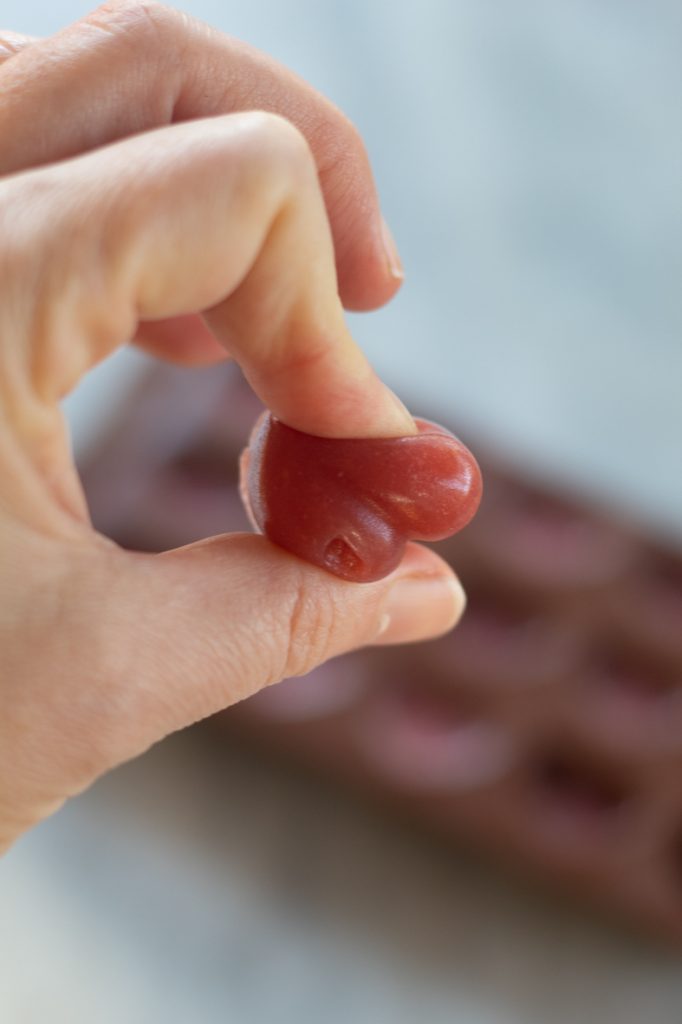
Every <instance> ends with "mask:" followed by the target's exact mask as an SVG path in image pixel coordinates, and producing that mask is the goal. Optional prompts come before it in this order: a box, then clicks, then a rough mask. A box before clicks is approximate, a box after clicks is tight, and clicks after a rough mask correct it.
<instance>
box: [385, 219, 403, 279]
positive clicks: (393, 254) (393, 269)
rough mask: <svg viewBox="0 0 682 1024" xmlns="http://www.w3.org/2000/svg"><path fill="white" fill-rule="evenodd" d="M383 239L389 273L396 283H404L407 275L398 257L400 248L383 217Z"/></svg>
mask: <svg viewBox="0 0 682 1024" xmlns="http://www.w3.org/2000/svg"><path fill="white" fill-rule="evenodd" d="M381 237H382V239H383V243H384V252H385V253H386V260H387V262H388V272H389V274H390V275H391V277H394V278H395V279H396V281H402V279H403V278H404V276H405V274H404V273H403V265H402V263H401V262H400V256H399V255H398V246H397V245H396V244H395V239H394V237H393V235H392V234H391V230H390V228H389V226H388V224H387V223H386V221H385V220H384V218H383V217H382V218H381Z"/></svg>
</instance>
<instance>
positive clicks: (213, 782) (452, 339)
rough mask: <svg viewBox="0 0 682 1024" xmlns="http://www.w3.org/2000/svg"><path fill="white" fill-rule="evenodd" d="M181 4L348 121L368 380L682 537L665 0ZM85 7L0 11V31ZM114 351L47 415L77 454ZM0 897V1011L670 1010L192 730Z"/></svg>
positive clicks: (58, 834)
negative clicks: (375, 308) (398, 275)
mask: <svg viewBox="0 0 682 1024" xmlns="http://www.w3.org/2000/svg"><path fill="white" fill-rule="evenodd" d="M184 6H185V9H186V10H188V11H191V12H192V13H195V14H197V15H198V16H201V17H203V18H205V19H207V20H210V21H212V22H213V23H214V24H217V25H219V26H221V27H223V28H224V29H225V30H228V31H230V32H231V33H233V34H235V35H237V36H240V37H242V38H244V39H247V40H248V41H250V42H252V43H254V44H255V45H257V46H259V47H261V48H263V49H265V50H268V51H269V52H270V53H272V54H274V55H275V56H277V57H279V58H280V59H281V60H282V61H284V62H285V63H287V64H289V65H290V66H292V67H294V68H295V69H296V70H297V71H298V72H299V73H300V74H302V75H303V76H304V77H306V78H307V79H309V80H310V81H312V82H313V83H314V84H315V85H316V86H318V87H319V88H320V89H321V90H322V91H324V92H326V93H327V94H328V95H329V96H331V97H332V98H333V99H334V100H335V101H336V102H337V103H339V105H341V106H342V107H343V108H344V109H345V111H346V112H347V113H348V114H349V115H350V116H351V117H352V118H353V120H355V122H356V123H357V124H358V126H359V127H360V129H361V131H362V132H363V134H364V136H365V139H366V141H367V145H368V148H369V151H370V155H371V157H372V160H373V164H374V167H375V171H376V175H377V179H378V183H379V187H380V192H381V195H382V199H383V205H384V209H385V212H386V214H387V217H388V219H389V221H390V223H391V225H392V227H393V229H394V233H395V235H396V237H397V239H398V242H399V243H400V247H401V251H402V255H403V258H404V262H405V267H406V273H407V281H406V285H405V287H404V291H403V293H402V294H401V295H400V297H399V298H398V299H397V300H396V301H395V302H394V303H392V304H391V306H390V307H389V308H387V309H386V310H384V311H382V312H380V313H377V314H372V315H370V316H363V317H353V318H352V322H353V329H354V331H355V333H356V335H357V337H358V338H359V339H360V340H361V341H362V343H363V344H364V345H365V346H366V348H367V350H368V351H369V353H370V355H371V357H372V359H373V361H374V362H375V363H376V364H377V365H378V366H379V367H380V369H381V370H382V372H383V373H384V374H385V375H386V376H387V377H388V378H389V380H390V381H391V383H393V384H394V386H396V387H397V388H398V389H399V390H401V391H402V392H403V393H404V394H407V395H408V396H416V398H417V405H418V403H419V401H422V402H423V403H424V404H428V405H429V407H433V406H434V404H435V405H436V406H439V407H442V408H443V409H444V410H445V411H447V414H448V415H449V416H450V417H451V418H453V417H454V418H457V417H459V418H461V420H462V422H463V423H464V424H466V425H467V426H468V427H469V429H475V430H476V431H477V432H478V433H479V434H480V435H482V436H483V437H486V438H490V439H492V440H494V441H495V442H496V444H498V445H499V446H502V447H504V448H506V449H507V450H509V451H510V452H512V453H515V454H517V455H518V456H519V457H521V456H522V457H523V458H524V459H526V460H529V461H530V463H531V464H532V465H534V466H536V467H538V468H540V469H542V470H544V471H545V472H546V473H549V474H551V475H552V476H555V477H557V478H559V479H563V480H566V481H573V482H574V483H575V484H576V485H578V486H580V487H581V488H582V489H585V490H587V491H589V492H592V493H594V494H595V495H596V496H598V497H600V498H602V499H605V500H609V501H611V502H617V503H618V504H619V505H620V504H622V505H624V506H625V507H626V508H629V509H631V510H632V511H634V512H638V513H639V514H642V515H644V516H645V517H646V518H647V519H648V520H649V521H650V522H652V523H659V524H661V525H662V526H664V527H665V528H666V530H668V531H670V532H677V533H678V534H680V533H682V531H681V530H680V520H681V518H682V517H681V510H682V461H681V457H680V442H681V439H682V411H681V410H682V402H680V380H682V351H681V347H680V320H681V315H680V313H681V310H680V294H679V281H680V269H681V267H680V264H681V260H680V227H681V219H682V217H681V198H680V180H681V179H680V172H681V164H682V158H681V153H682V140H681V133H680V124H679V111H680V99H681V96H680V93H681V91H682V88H681V82H680V73H679V61H680V51H681V49H682V45H681V32H682V29H681V24H680V6H679V4H678V3H676V2H673V0H671V2H665V0H658V2H648V3H641V2H634V0H633V2H627V0H619V2H616V0H570V2H568V0H563V2H558V0H537V2H531V0H517V2H514V3H506V2H497V3H495V2H492V0H454V2H451V3H449V2H446V0H440V2H439V0H421V2H419V3H417V2H411V3H395V2H388V0H369V2H365V3H361V2H360V0H349V2H343V3H342V2H340V0H339V2H320V0H318V2H313V0H308V2H305V0H282V2H279V3H278V2H276V0H249V2H244V3H243V4H236V3H231V2H229V3H217V2H209V0H205V2H193V3H191V2H188V3H187V4H185V5H184ZM87 9H88V5H87V4H81V3H75V2H74V3H69V2H65V0H54V2H52V3H47V2H44V3H36V2H34V3H25V4H22V5H19V4H14V3H7V2H6V0H0V23H4V24H6V25H7V26H10V27H12V28H15V29H18V30H23V31H27V32H34V33H42V34H44V33H48V32H52V31H55V30H56V29H58V28H59V27H60V26H61V25H63V24H65V23H66V22H68V21H69V20H71V19H73V18H75V17H77V16H79V15H80V14H82V13H84V12H85V11H86V10H87ZM1 144H2V142H1V140H0V145H1ZM139 364H140V360H139V358H136V357H135V356H133V355H131V354H130V353H126V354H123V355H122V356H120V357H117V358H116V359H115V360H114V362H113V364H110V365H107V366H106V367H104V368H102V369H100V370H98V371H96V372H95V373H94V374H93V375H92V376H91V378H90V380H89V381H88V382H87V384H86V386H85V387H84V388H83V389H82V390H80V391H79V392H78V393H77V394H76V396H75V398H74V399H72V400H71V401H70V403H69V414H70V416H71V418H72V422H73V424H74V427H75V430H76V442H77V444H78V445H79V446H82V445H83V444H85V443H87V442H88V441H89V440H91V439H92V437H93V436H94V435H95V434H96V432H97V430H98V429H100V428H101V426H102V424H103V423H105V420H106V417H105V415H104V414H105V412H106V410H107V408H108V407H109V406H111V405H112V404H113V403H115V401H116V398H117V396H118V395H119V393H120V390H121V387H124V386H125V384H126V381H127V380H128V379H129V377H130V375H131V374H134V373H135V372H137V368H138V366H139ZM413 404H414V403H413ZM0 908H1V912H0V1020H2V1021H3V1024H4V1021H5V1020H6V1021H8V1022H11V1024H14V1022H19V1021H21V1022H30V1024H34V1022H36V1024H37V1022H43V1021H47V1020H49V1021H50V1022H59V1021H62V1020H63V1021H64V1022H68V1024H81V1022H83V1024H85V1022H87V1024H91V1022H95V1021H96V1022H98V1024H99V1022H107V1024H108V1022H110V1021H111V1022H114V1021H115V1022H122V1021H125V1022H126V1024H128V1022H130V1024H137V1022H140V1024H142V1022H144V1024H148V1022H149V1024H152V1022H161V1021H163V1022H175V1021H177V1022H180V1021H182V1022H192V1024H194V1022H201V1024H203V1022H207V1024H213V1022H214V1021H215V1022H225V1021H230V1022H231V1021H238V1022H242V1021H244V1022H257V1024H261V1022H270V1021H278V1022H279V1021H287V1022H289V1021H291V1022H292V1024H293V1022H297V1024H307V1022H313V1021H315V1022H317V1021H325V1022H327V1021H329V1022H336V1021H338V1022H351V1021H352V1022H353V1024H364V1022H365V1021H366V1022H368V1024H369V1022H371V1024H382V1022H384V1021H385V1022H387V1024H388V1022H389V1021H390V1022H391V1024H403V1022H404V1024H407V1022H414V1021H416V1020H418V1019H423V1020H424V1021H428V1022H429V1024H430V1022H440V1021H443V1022H445V1021H452V1022H457V1024H459V1022H463V1024H479V1022H480V1024H517V1022H518V1024H564V1022H566V1024H569V1022H570V1024H588V1022H591V1021H593V1020H599V1021H600V1022H603V1024H640V1022H642V1021H647V1022H649V1024H673V1022H677V1021H678V1020H679V1019H680V1018H681V1017H682V981H681V980H680V976H679V972H678V970H677V967H676V965H675V963H674V962H673V960H672V959H671V958H670V957H668V956H667V955H665V954H663V953H662V952H660V951H656V950H655V949H654V948H652V947H649V946H647V945H645V944H642V943H639V942H636V941H634V940H632V939H628V938H626V937H625V936H622V935H618V934H617V933H616V932H615V931H610V930H608V929H607V928H605V927H603V926H601V925H599V924H597V923H594V922H591V921H589V920H587V919H583V918H582V917H581V916H580V914H577V913H575V912H574V911H572V910H571V909H569V908H567V907H566V906H562V905H561V904H557V903H555V902H553V901H551V900H549V899H547V900H545V899H544V898H543V897H541V896H536V895H532V894H530V895H529V894H528V893H527V892H526V891H525V890H522V889H519V888H518V886H516V885H513V884H510V883H509V882H505V881H498V880H497V879H496V877H495V875H494V874H493V873H491V872H490V870H489V869H487V868H485V867H480V866H475V865H474V864H473V863H472V862H471V861H470V860H468V859H466V858H464V857H463V858H462V860H461V862H457V863H456V864H454V865H451V864H449V863H447V862H446V861H445V860H444V859H443V858H442V857H440V856H439V855H438V854H436V853H435V852H433V851H431V850H428V849H426V848H424V847H423V846H422V845H421V844H419V843H417V842H416V841H415V840H413V839H412V838H410V837H408V836H406V835H404V834H403V833H401V832H400V831H399V830H398V829H396V828H393V827H392V826H390V825H382V824H381V823H378V822H376V821H373V820H372V819H371V818H370V817H369V816H367V815H364V814H363V813H362V812H361V811H358V810H355V809H354V808H353V807H352V805H346V804H344V803H332V802H330V798H329V797H328V795H326V793H325V791H324V790H323V789H320V790H318V789H317V788H315V787H314V785H312V784H311V787H310V788H306V787H305V786H302V785H301V784H300V783H297V782H296V781H295V780H293V779H292V780H290V779H287V778H273V776H272V774H271V773H270V772H269V771H268V770H267V769H265V768H261V767H260V766H259V765H258V763H257V762H256V761H253V760H251V759H250V758H248V757H246V756H244V755H240V754H238V753H237V752H235V751H225V752H223V753H219V752H217V751H212V750H210V749H209V750H207V749H205V748H204V744H203V740H202V738H201V737H200V736H197V735H194V736H193V735H188V736H183V737H178V738H176V739H174V740H173V741H171V742H170V743H168V744H166V745H164V746H162V747H161V748H159V749H157V750H155V751H153V752H152V753H151V754H150V755H149V756H148V757H147V758H145V759H143V760H141V761H140V762H138V763H137V764H135V765H132V766H128V767H126V768H125V769H123V770H121V771H120V772H118V773H116V774H115V775H114V776H112V777H110V778H109V779H107V780H105V781H104V782H103V783H101V784H100V785H98V786H97V787H95V788H94V789H93V790H92V791H91V792H90V793H89V794H87V795H86V796H85V797H83V798H82V799H81V800H79V801H77V802H75V803H74V804H73V805H72V806H71V807H69V808H68V809H67V810H66V811H65V812H63V813H62V814H60V815H59V816H58V817H57V818H56V819H54V820H53V821H51V822H49V823H47V824H46V825H44V826H43V827H42V828H41V829H39V830H37V831H36V832H35V833H34V834H33V835H31V836H30V837H28V838H27V839H26V840H25V841H24V842H22V843H21V844H20V845H19V846H18V847H17V848H16V849H15V850H14V851H13V852H12V853H11V854H10V855H9V857H8V858H7V859H6V861H5V862H4V864H3V866H2V867H1V868H0Z"/></svg>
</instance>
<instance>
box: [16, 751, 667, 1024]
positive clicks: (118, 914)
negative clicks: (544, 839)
mask: <svg viewBox="0 0 682 1024" xmlns="http://www.w3.org/2000/svg"><path fill="white" fill-rule="evenodd" d="M0 905H2V908H3V913H2V917H1V918H0V976H2V975H4V1006H5V1007H6V1013H5V1016H4V1017H2V1018H0V1019H2V1020H3V1024H5V1022H7V1024H15V1022H16V1024H18V1022H21V1024H45V1022H48V1021H49V1024H54V1022H58V1024H61V1022H62V1021H63V1022H64V1024H94V1022H96V1024H123V1022H125V1024H232V1022H235V1024H274V1022H276V1024H416V1022H418V1021H423V1022H424V1024H595V1022H599V1024H678V1021H679V1019H680V1013H679V1011H680V1009H682V977H681V975H680V969H679V961H678V960H675V959H674V958H673V957H672V956H671V955H667V954H665V953H663V952H662V951H661V950H657V949H655V948H654V947H653V946H647V945H646V944H645V943H644V942H639V941H636V940H634V939H632V938H629V937H627V936H625V935H619V934H618V933H617V932H616V931H615V930H613V931H612V930H610V929H607V928H606V927H605V926H602V925H601V924H599V923H597V922H595V921H592V920H590V919H589V918H586V917H582V916H581V915H580V914H579V913H578V912H576V911H574V910H572V909H571V908H570V907H567V906H566V905H562V904H561V903H558V902H554V901H552V900H550V899H549V898H547V899H545V898H543V897H541V896H539V895H537V894H536V893H534V892H533V891H529V890H526V888H525V887H523V886H521V884H520V883H518V882H514V881H513V880H509V879H500V878H497V877H496V876H495V875H494V874H493V873H492V872H491V871H490V870H489V869H487V868H486V867H483V866H476V865H475V864H474V863H473V862H472V861H471V860H470V859H468V858H465V857H464V856H462V857H461V858H454V857H450V856H448V855H443V854H442V853H441V852H440V851H439V850H438V849H437V848H431V847H429V846H428V845H427V844H425V843H424V844H422V843H420V842H418V841H416V840H414V839H412V838H411V836H410V835H409V834H407V833H405V832H404V831H402V830H401V829H400V828H398V827H397V826H392V825H391V824H388V823H386V824H385V823H382V822H379V821H377V820H376V819H374V818H373V817H372V816H370V815H369V814H368V813H364V812H362V811H361V810H359V809H358V808H357V807H356V806H355V805H354V804H353V803H352V802H350V801H349V802H344V801H340V800H338V799H336V798H335V797H334V796H333V795H332V796H330V794H329V792H328V790H327V789H326V788H325V787H324V786H323V785H321V784H320V785H319V786H317V785H315V784H314V783H309V784H306V783H305V782H303V781H302V780H301V779H300V778H298V779H297V778H296V777H288V776H287V775H286V773H283V772H279V771H273V770H272V768H271V766H269V765H265V764H259V762H258V760H257V759H256V758H255V757H254V758H250V757H246V756H245V755H243V754H240V753H238V752H236V751H234V750H230V749H229V747H222V748H221V745H220V743H219V742H218V743H216V744H209V743H208V742H207V740H206V736H205V735H204V734H202V733H194V734H185V735H182V736H176V737H174V738H173V739H172V740H170V741H168V742H167V743H166V744H164V745H162V746H161V747H158V748H157V749H156V750H154V751H153V752H152V753H151V754H149V755H147V756H146V757H145V758H143V759H141V760H140V761H138V762H136V763H135V764H131V765H128V766H127V767H125V768H123V769H121V770H119V771H118V772H117V773H114V775H112V776H110V777H109V778H107V779H105V780H103V781H102V782H101V783H100V784H98V785H97V786H96V787H95V788H94V789H93V790H92V791H91V792H90V793H88V794H87V795H86V796H85V797H83V798H82V799H81V800H79V801H77V802H75V803H73V804H72V805H71V806H70V807H69V808H68V809H66V810H65V811H64V812H63V813H61V814H60V815H58V816H57V817H56V818H55V819H53V820H52V821H50V822H49V823H47V824H46V825H44V826H42V827H41V828H40V829H38V830H37V831H36V832H34V833H33V834H32V835H30V836H28V837H27V838H26V839H25V840H23V841H22V843H20V844H19V845H18V846H17V847H16V848H15V849H14V850H13V851H12V852H11V853H10V854H9V855H8V857H7V859H6V861H5V862H4V866H3V869H2V874H1V875H0ZM1 984H2V983H1V982H0V985H1ZM0 1005H2V1003H0Z"/></svg>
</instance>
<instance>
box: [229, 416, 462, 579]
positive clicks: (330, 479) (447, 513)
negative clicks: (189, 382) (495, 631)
mask: <svg viewBox="0 0 682 1024" xmlns="http://www.w3.org/2000/svg"><path fill="white" fill-rule="evenodd" d="M415 422H416V424H417V428H418V431H419V432H418V433H417V434H414V435H410V436H408V437H389V438H349V439H345V438H344V439H336V438H334V439H332V438H328V437H314V436H312V435H311V434H303V433H301V431H299V430H294V429H293V428H292V427H287V426H285V425H284V423H281V422H280V421H279V420H277V419H275V418H274V416H272V415H271V414H270V413H267V412H266V413H264V414H263V415H262V416H261V417H260V419H259V420H258V422H257V423H256V426H255V427H254V430H253V433H252V435H251V440H250V444H249V448H248V452H247V453H246V458H245V460H244V462H243V466H242V470H243V480H242V495H243V497H244V500H245V504H246V505H247V509H248V511H249V513H250V515H251V518H252V520H253V521H254V523H255V525H256V526H257V528H258V529H259V530H261V531H262V532H263V533H264V534H265V535H266V536H267V537H268V538H269V539H270V540H271V541H273V543H275V544H279V545H280V547H283V548H286V550H287V551H291V552H292V553H293V554H295V555H298V556H299V557H300V558H303V559H305V560H306V561H307V562H312V563H313V565H318V566H320V568H322V569H326V570H327V571H328V572H331V573H334V575H336V576H340V577H342V579H346V580H353V581H354V582H357V583H368V582H370V581H371V580H378V579H381V578H382V577H383V576H386V575H387V574H388V573H390V572H392V570H393V569H395V568H396V567H397V565H398V564H399V562H400V560H401V558H402V555H403V552H404V550H405V544H406V542H407V541H408V540H432V541H433V540H443V538H445V537H449V536H450V535H451V534H453V533H456V532H457V530H461V529H462V527H463V526H466V524H467V523H468V522H469V520H470V519H471V517H472V516H473V515H474V513H475V511H476V509H477V507H478V503H479V501H480V497H481V474H480V470H479V468H478V465H477V463H476V460H475V459H474V457H473V455H472V454H471V452H470V451H469V450H468V449H467V448H465V447H464V445H463V444H462V443H461V442H460V441H458V440H457V438H456V437H454V436H453V435H452V434H450V433H449V432H448V431H447V430H445V429H444V428H443V427H440V426H438V425H437V424H435V423H429V422H427V421H426V420H416V421H415Z"/></svg>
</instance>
